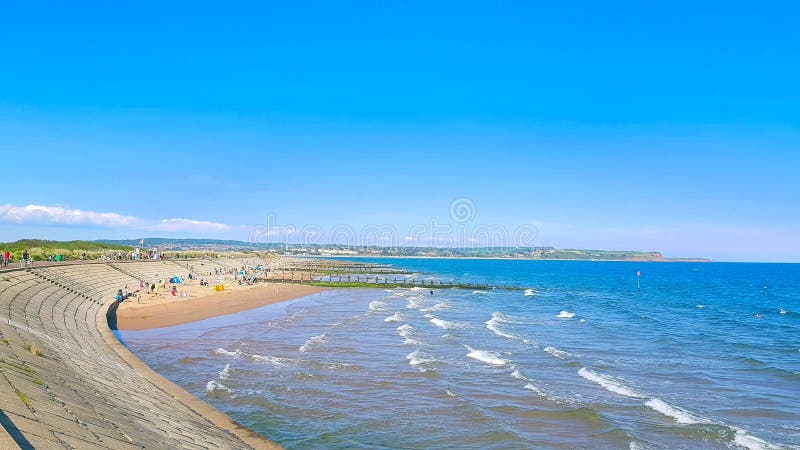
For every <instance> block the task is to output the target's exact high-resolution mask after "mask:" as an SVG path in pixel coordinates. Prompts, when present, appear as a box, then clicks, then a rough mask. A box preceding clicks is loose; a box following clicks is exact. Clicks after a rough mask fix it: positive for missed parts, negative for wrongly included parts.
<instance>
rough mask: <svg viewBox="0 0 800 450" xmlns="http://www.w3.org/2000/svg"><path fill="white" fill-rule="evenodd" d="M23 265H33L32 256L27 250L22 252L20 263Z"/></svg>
mask: <svg viewBox="0 0 800 450" xmlns="http://www.w3.org/2000/svg"><path fill="white" fill-rule="evenodd" d="M20 264H21V265H28V266H29V265H31V255H30V254H29V253H28V251H27V250H25V251H23V252H22V260H21V261H20Z"/></svg>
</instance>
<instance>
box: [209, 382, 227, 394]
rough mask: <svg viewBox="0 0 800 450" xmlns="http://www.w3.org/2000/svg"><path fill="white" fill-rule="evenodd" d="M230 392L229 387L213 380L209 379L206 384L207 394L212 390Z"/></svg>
mask: <svg viewBox="0 0 800 450" xmlns="http://www.w3.org/2000/svg"><path fill="white" fill-rule="evenodd" d="M215 391H216V392H231V390H230V388H229V387H227V386H225V385H224V384H222V383H219V382H217V381H215V380H211V381H209V382H208V383H207V384H206V392H208V393H209V394H211V393H213V392H215Z"/></svg>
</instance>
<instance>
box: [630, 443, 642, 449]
mask: <svg viewBox="0 0 800 450" xmlns="http://www.w3.org/2000/svg"><path fill="white" fill-rule="evenodd" d="M628 448H629V449H630V450H643V449H644V447H642V445H641V444H639V443H638V442H636V441H631V443H630V444H628Z"/></svg>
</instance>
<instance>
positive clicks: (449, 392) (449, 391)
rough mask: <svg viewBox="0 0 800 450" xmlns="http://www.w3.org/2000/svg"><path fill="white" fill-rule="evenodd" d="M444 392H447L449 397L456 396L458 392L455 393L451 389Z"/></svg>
mask: <svg viewBox="0 0 800 450" xmlns="http://www.w3.org/2000/svg"><path fill="white" fill-rule="evenodd" d="M444 392H445V393H446V394H447V396H448V397H455V396H456V394H454V393H453V391H451V390H450V389H446V390H445V391H444Z"/></svg>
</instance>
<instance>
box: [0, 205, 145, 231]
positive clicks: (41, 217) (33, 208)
mask: <svg viewBox="0 0 800 450" xmlns="http://www.w3.org/2000/svg"><path fill="white" fill-rule="evenodd" d="M136 221H137V219H136V218H135V217H133V216H124V215H122V214H117V213H113V212H95V211H83V210H80V209H70V208H64V207H61V206H44V205H28V206H14V205H0V222H7V223H16V224H56V225H93V226H102V227H129V226H133V225H135V223H136Z"/></svg>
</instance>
